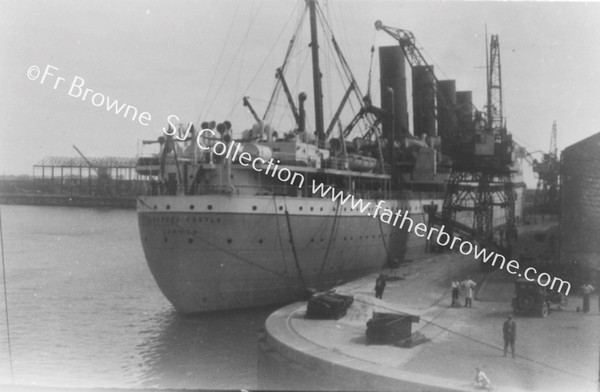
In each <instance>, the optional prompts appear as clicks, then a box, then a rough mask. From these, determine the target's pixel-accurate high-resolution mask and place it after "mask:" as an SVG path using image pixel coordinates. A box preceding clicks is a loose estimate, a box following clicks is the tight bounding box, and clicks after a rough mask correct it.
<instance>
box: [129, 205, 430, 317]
mask: <svg viewBox="0 0 600 392" xmlns="http://www.w3.org/2000/svg"><path fill="white" fill-rule="evenodd" d="M432 201H433V202H434V203H436V204H438V206H439V204H440V203H441V200H429V199H428V200H387V201H385V203H384V204H383V206H384V207H385V208H389V209H391V210H394V211H396V210H397V209H402V210H403V211H404V210H405V209H407V210H410V211H412V213H411V215H410V217H411V219H412V220H413V222H414V224H417V223H419V222H425V220H426V214H425V213H424V211H423V206H424V205H428V204H430V203H431V202H432ZM371 203H372V204H371V207H370V210H367V211H365V212H364V213H361V212H359V211H352V210H351V209H350V208H349V207H344V206H341V207H340V206H338V204H337V203H334V202H332V201H330V200H326V199H320V198H284V197H273V196H224V195H204V196H177V197H169V196H155V197H153V196H147V197H141V198H140V199H139V201H138V222H139V227H140V236H141V240H142V244H143V248H144V253H145V256H146V260H147V262H148V265H149V267H150V270H151V272H152V274H153V276H154V278H155V280H156V282H157V284H158V286H159V288H160V289H161V291H162V292H163V294H164V295H165V296H166V298H167V299H168V300H169V301H170V302H171V303H172V304H173V306H174V307H175V308H176V309H177V310H178V311H179V312H182V313H197V312H204V311H212V310H221V309H235V308H246V307H253V306H261V305H267V304H274V303H283V302H289V301H293V300H295V299H298V298H299V297H300V296H301V295H302V293H303V292H306V289H309V288H313V289H317V290H324V289H327V288H330V287H332V286H333V285H335V284H336V283H340V282H343V281H348V280H352V279H355V278H357V277H360V276H364V275H366V274H368V273H371V272H373V271H377V270H380V269H381V268H383V267H384V266H385V265H386V263H387V262H388V261H389V260H398V261H402V260H404V259H406V258H411V257H414V256H416V255H418V254H420V253H423V252H424V251H425V240H424V239H423V238H419V237H416V236H414V235H409V233H408V232H407V231H406V230H401V229H398V228H396V227H394V226H392V225H389V224H385V223H383V222H381V221H380V220H379V219H374V218H373V217H372V216H369V215H368V214H369V211H371V212H372V211H373V207H374V206H375V204H376V201H374V200H373V201H371ZM439 207H441V206H439ZM286 211H287V213H286Z"/></svg>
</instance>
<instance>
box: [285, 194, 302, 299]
mask: <svg viewBox="0 0 600 392" xmlns="http://www.w3.org/2000/svg"><path fill="white" fill-rule="evenodd" d="M283 204H284V205H285V220H286V221H287V227H288V232H289V233H290V244H291V245H292V253H293V254H294V262H295V263H296V268H297V269H298V277H299V278H300V283H302V287H303V288H306V282H305V281H304V276H303V275H302V269H301V268H300V263H299V262H298V254H296V244H295V243H294V236H293V234H292V225H291V223H290V214H289V212H288V208H287V202H286V200H285V197H284V198H283Z"/></svg>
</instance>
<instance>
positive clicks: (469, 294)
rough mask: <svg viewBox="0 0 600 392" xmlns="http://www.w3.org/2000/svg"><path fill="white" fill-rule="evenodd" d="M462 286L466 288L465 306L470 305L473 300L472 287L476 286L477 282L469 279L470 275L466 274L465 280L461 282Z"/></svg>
mask: <svg viewBox="0 0 600 392" xmlns="http://www.w3.org/2000/svg"><path fill="white" fill-rule="evenodd" d="M462 286H463V287H464V288H465V289H466V290H467V292H466V294H465V307H469V308H471V307H472V301H473V289H474V288H475V286H477V283H475V282H473V281H472V280H471V277H470V276H467V280H465V281H464V282H462Z"/></svg>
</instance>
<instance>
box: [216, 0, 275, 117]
mask: <svg viewBox="0 0 600 392" xmlns="http://www.w3.org/2000/svg"><path fill="white" fill-rule="evenodd" d="M264 4H265V3H264V0H263V1H262V2H261V3H260V6H259V7H258V10H256V13H255V14H254V16H253V17H252V19H251V20H250V22H249V23H248V29H247V30H246V34H245V35H244V38H243V39H242V42H240V45H239V47H238V49H237V51H236V52H235V56H233V59H232V60H231V62H230V63H229V67H228V68H227V71H226V72H225V76H224V77H223V80H222V81H221V84H220V85H219V88H218V89H217V92H216V93H215V96H217V95H219V93H220V92H221V89H222V88H223V85H224V84H225V82H226V81H227V80H228V78H227V76H228V75H229V72H230V71H231V68H232V67H233V64H234V63H235V60H236V59H237V56H238V55H239V54H240V51H241V49H242V47H243V46H244V45H245V43H246V41H247V40H248V37H249V35H250V30H252V27H253V26H254V22H256V18H257V17H258V14H259V12H260V10H261V8H262V6H263V5H264ZM215 101H216V99H213V100H212V101H211V102H210V105H209V106H208V109H207V110H206V115H208V113H210V109H212V106H213V104H214V103H215Z"/></svg>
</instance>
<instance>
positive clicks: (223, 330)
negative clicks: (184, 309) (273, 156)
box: [0, 206, 274, 389]
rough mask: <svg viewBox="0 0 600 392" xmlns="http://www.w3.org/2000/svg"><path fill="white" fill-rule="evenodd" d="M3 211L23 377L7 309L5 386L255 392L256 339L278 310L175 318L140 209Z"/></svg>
mask: <svg viewBox="0 0 600 392" xmlns="http://www.w3.org/2000/svg"><path fill="white" fill-rule="evenodd" d="M1 212H2V228H3V233H4V255H5V263H6V282H7V284H6V286H7V292H8V294H7V298H8V315H9V318H8V320H9V325H10V338H11V339H10V343H11V349H12V366H13V374H14V378H11V370H10V359H9V350H8V338H7V337H8V334H7V328H6V318H5V312H4V306H3V304H4V301H3V300H2V301H0V303H1V304H2V312H1V313H0V320H1V321H0V385H3V384H11V383H13V382H14V384H18V385H40V386H59V387H111V388H136V387H139V388H190V389H191V388H207V389H239V388H256V385H257V379H256V377H257V371H256V360H257V358H256V356H257V350H256V347H257V343H256V342H257V334H258V332H259V330H260V329H261V328H262V327H263V322H264V320H265V319H266V317H267V316H268V314H269V313H270V312H271V311H272V310H274V309H273V308H268V309H254V310H244V311H231V312H221V313H212V314H208V315H201V316H196V317H182V316H180V315H178V314H177V313H175V312H174V310H173V308H172V307H171V305H170V304H169V303H168V302H167V301H166V299H164V297H163V296H162V294H161V293H160V291H159V289H158V287H157V286H156V284H155V283H154V280H153V278H152V276H151V274H150V271H149V269H148V267H147V266H146V262H145V259H144V255H143V251H142V247H141V245H140V240H139V234H138V229H137V217H136V213H135V211H131V210H102V209H87V208H68V207H34V206H1ZM0 295H3V294H0Z"/></svg>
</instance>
